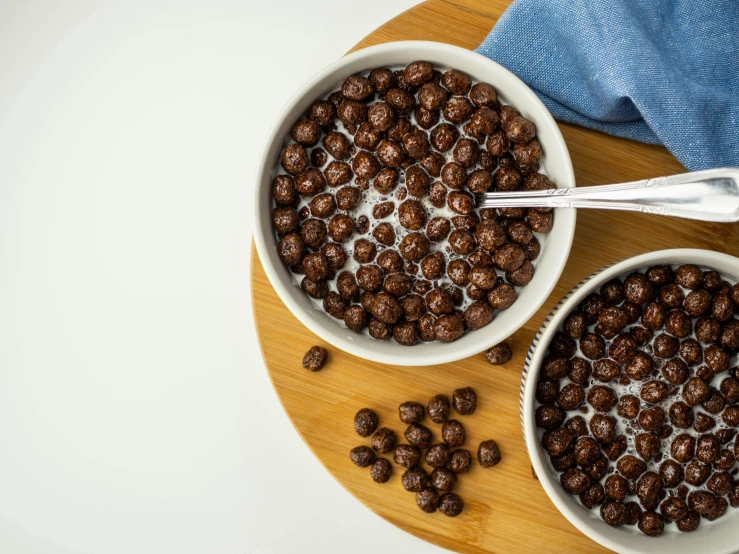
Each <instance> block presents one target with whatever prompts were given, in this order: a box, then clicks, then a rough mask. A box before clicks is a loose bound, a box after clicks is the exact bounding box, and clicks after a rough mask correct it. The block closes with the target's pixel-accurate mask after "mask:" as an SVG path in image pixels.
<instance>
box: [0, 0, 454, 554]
mask: <svg viewBox="0 0 739 554" xmlns="http://www.w3.org/2000/svg"><path fill="white" fill-rule="evenodd" d="M416 1H417V0H373V2H372V3H371V4H368V3H367V2H364V1H361V0H344V1H342V2H337V1H335V0H311V1H306V0H271V1H265V2H258V3H257V2H254V1H253V0H240V1H233V2H227V1H201V2H184V1H182V2H167V1H162V0H145V1H136V2H123V1H121V2H102V1H86V0H74V1H65V2H54V1H49V2H32V1H25V0H16V1H13V0H6V1H5V2H1V3H0V82H1V86H0V445H2V446H1V447H0V552H1V553H3V554H5V553H14V554H15V553H18V554H25V553H50V554H51V553H53V554H62V553H64V554H67V553H69V554H71V553H75V554H77V553H95V554H112V553H121V554H123V553H126V554H128V553H131V552H136V553H139V554H140V553H157V554H159V553H169V552H172V553H175V552H176V553H178V554H189V553H206V552H207V553H219V554H220V553H231V552H233V553H243V552H248V553H269V554H276V553H294V552H321V553H339V552H342V553H343V552H349V551H351V552H352V553H355V554H361V553H370V552H372V553H375V552H380V551H383V552H399V551H403V552H405V553H407V554H412V553H415V552H424V553H425V552H441V550H440V549H437V548H435V547H432V546H431V545H428V544H427V543H424V542H422V541H420V540H418V539H415V538H414V537H412V536H410V535H408V534H406V533H404V532H402V531H400V530H398V529H397V528H395V527H393V526H392V525H390V524H389V523H387V522H385V521H384V520H382V519H380V518H379V517H378V516H375V515H374V514H372V513H371V512H370V511H369V510H368V509H367V508H365V507H364V506H363V505H361V504H360V503H359V502H358V501H356V500H354V499H353V498H352V497H351V496H350V495H349V493H348V492H346V491H345V490H344V489H343V488H342V487H341V486H339V485H338V483H336V482H335V481H334V480H333V479H332V478H331V477H330V475H329V474H328V473H327V472H326V470H325V469H323V467H322V466H321V465H320V464H319V462H318V461H317V460H316V459H315V458H314V457H313V456H312V454H310V452H309V451H308V449H307V447H306V446H305V445H304V444H303V443H302V441H301V440H300V438H299V437H298V435H297V433H296V432H295V430H294V429H293V428H292V426H291V425H290V423H289V421H288V419H287V417H286V415H285V414H284V413H283V411H282V409H281V407H280V405H279V403H278V401H277V397H276V395H275V393H274V391H273V390H272V388H271V385H270V383H269V380H268V378H267V375H266V372H265V369H264V365H263V362H262V360H261V355H260V353H259V349H258V345H257V341H256V336H255V334H254V326H253V322H252V315H251V306H250V299H249V287H248V284H249V249H250V242H251V238H250V213H251V203H252V202H251V198H252V187H253V184H252V176H253V174H254V171H255V164H256V159H257V155H258V153H259V151H260V150H261V148H262V137H264V136H265V135H266V133H267V131H268V128H269V126H270V124H271V122H272V119H273V118H274V117H275V115H276V114H277V112H278V110H279V109H280V108H281V106H282V105H283V103H284V102H285V101H286V100H287V99H288V97H289V96H290V95H291V94H292V93H293V91H294V90H295V89H296V88H297V87H298V85H299V84H301V83H302V82H303V81H304V80H305V79H306V78H307V77H309V76H310V75H311V74H313V73H314V72H315V71H317V70H318V69H319V68H321V67H322V66H324V65H325V64H327V63H329V62H330V61H332V60H334V59H336V58H337V57H339V56H340V55H341V54H342V53H344V52H345V51H346V50H347V49H349V48H350V47H351V46H352V45H353V44H355V43H356V42H357V41H358V40H359V39H361V38H362V37H363V36H365V35H366V34H367V33H369V32H370V31H371V30H372V29H374V28H375V27H377V26H378V25H380V24H381V23H382V22H384V21H386V20H387V19H389V18H390V17H392V16H394V15H396V14H397V13H399V12H401V11H403V10H405V9H407V8H409V7H411V6H412V5H413V4H415V3H416ZM368 5H371V9H370V8H368ZM298 370H299V369H298ZM409 501H412V499H409ZM419 517H421V515H420V514H419Z"/></svg>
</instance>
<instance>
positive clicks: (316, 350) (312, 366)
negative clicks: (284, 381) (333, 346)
mask: <svg viewBox="0 0 739 554" xmlns="http://www.w3.org/2000/svg"><path fill="white" fill-rule="evenodd" d="M326 358H327V354H326V350H325V349H324V348H321V347H320V346H312V347H311V348H310V350H308V352H306V354H305V356H303V367H304V368H305V369H307V370H309V371H320V370H322V369H323V367H324V366H325V365H326Z"/></svg>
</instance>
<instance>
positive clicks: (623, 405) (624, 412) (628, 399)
mask: <svg viewBox="0 0 739 554" xmlns="http://www.w3.org/2000/svg"><path fill="white" fill-rule="evenodd" d="M616 412H617V413H618V415H620V416H621V417H623V418H625V419H634V418H636V417H637V415H638V414H639V399H638V398H637V397H636V396H634V395H633V394H627V395H625V396H622V397H621V398H619V399H618V404H617V407H616Z"/></svg>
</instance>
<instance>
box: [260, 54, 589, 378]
mask: <svg viewBox="0 0 739 554" xmlns="http://www.w3.org/2000/svg"><path fill="white" fill-rule="evenodd" d="M416 60H427V61H430V62H432V63H434V64H436V65H438V66H441V67H448V68H455V69H458V70H460V71H463V72H465V73H467V74H469V75H470V76H471V77H472V78H473V79H475V80H480V81H485V82H488V83H491V84H492V85H493V86H495V87H496V89H497V91H498V95H499V97H500V98H501V100H502V101H503V102H504V103H509V104H512V105H513V106H515V107H516V108H517V109H518V110H519V111H520V112H521V114H522V115H523V116H525V117H526V118H528V119H530V120H532V121H533V122H534V123H536V127H537V134H538V139H539V142H540V143H541V145H542V149H543V151H544V158H543V163H542V169H543V170H544V171H545V172H546V173H547V175H548V176H549V177H550V179H551V180H552V181H554V182H555V183H556V184H557V186H558V187H559V188H565V187H567V188H572V187H574V186H575V179H574V174H573V171H572V162H571V161H570V156H569V153H568V151H567V146H566V145H565V142H564V139H563V138H562V135H561V134H560V132H559V129H558V128H557V124H556V123H555V122H554V119H553V118H552V116H551V115H550V114H549V112H548V111H547V109H546V108H545V107H544V104H542V103H541V101H540V100H539V99H538V98H537V97H536V95H535V94H534V93H533V92H532V91H531V89H529V87H527V86H526V85H525V84H524V83H523V82H522V81H521V80H520V79H519V78H518V77H516V76H515V75H513V74H512V73H511V72H510V71H508V70H507V69H505V68H504V67H502V66H500V65H498V64H497V63H495V62H493V61H491V60H489V59H488V58H485V57H484V56H481V55H479V54H476V53H475V52H472V51H470V50H465V49H463V48H458V47H456V46H450V45H448V44H442V43H438V42H424V41H408V42H392V43H389V44H383V45H379V46H373V47H370V48H365V49H363V50H360V51H359V52H356V53H354V54H350V55H348V56H345V57H344V58H342V59H340V60H338V61H337V62H335V63H333V64H331V65H330V66H329V67H327V68H326V69H324V70H323V71H321V72H320V73H319V74H318V75H316V76H315V77H313V78H312V79H311V80H310V81H309V82H308V83H306V84H305V86H304V87H303V88H302V89H300V90H299V91H298V93H297V94H296V95H295V97H294V98H293V99H292V100H291V101H290V102H289V103H288V105H287V106H286V107H285V109H284V110H283V112H282V113H281V114H280V116H279V117H278V118H277V122H276V123H275V125H274V127H273V128H272V131H271V133H270V135H269V136H268V137H267V139H266V142H265V143H266V148H265V151H264V153H263V155H262V158H261V161H260V163H259V168H258V171H257V175H256V199H255V203H254V204H255V213H254V238H255V241H256V245H257V251H258V252H259V258H260V259H261V261H262V264H264V268H265V271H266V273H267V276H268V277H269V280H270V282H271V283H272V286H273V287H274V288H275V290H276V291H277V294H278V295H279V297H280V298H281V299H282V301H283V302H284V303H285V305H286V306H287V307H288V308H289V309H290V311H291V312H292V313H293V314H294V315H295V316H296V317H297V318H298V319H299V320H300V321H301V322H302V323H303V324H304V325H305V326H306V327H308V328H309V329H310V330H311V331H313V332H314V333H315V334H316V335H318V336H319V337H321V338H322V339H323V340H325V341H326V342H328V343H330V344H332V345H333V346H335V347H337V348H340V349H342V350H345V351H347V352H349V353H351V354H354V355H356V356H359V357H361V358H365V359H368V360H374V361H378V362H383V363H391V364H398V365H406V366H421V365H432V364H441V363H445V362H450V361H454V360H459V359H462V358H465V357H468V356H471V355H473V354H476V353H478V352H481V351H483V350H485V349H486V348H489V347H490V346H492V345H494V344H497V343H498V342H500V341H502V340H504V339H505V338H507V337H508V336H510V335H511V334H512V333H514V332H515V331H516V330H517V329H519V328H520V327H521V326H522V325H523V324H524V323H525V322H526V321H528V320H529V318H531V316H532V315H533V314H534V313H536V311H537V310H538V309H539V307H540V306H541V305H542V304H543V303H544V301H545V300H546V299H547V297H548V296H549V293H550V292H551V291H552V289H553V288H554V285H555V284H556V282H557V280H558V279H559V276H560V275H561V273H562V270H563V268H564V265H565V262H566V261H567V256H568V255H569V252H570V247H571V245H572V237H573V234H574V231H575V211H574V210H557V211H556V214H555V218H554V227H553V229H552V231H551V232H550V233H549V234H547V235H544V236H543V237H542V241H541V242H542V251H541V255H540V256H539V258H538V259H537V260H536V262H535V266H536V272H535V274H534V278H533V279H532V281H531V282H530V283H529V284H528V285H526V286H525V287H523V289H522V290H521V292H520V295H519V298H518V300H517V301H516V303H515V304H514V305H513V306H512V307H511V308H509V309H507V310H503V311H501V312H499V313H498V314H497V316H496V318H495V320H494V321H493V322H492V323H490V324H489V325H488V326H486V327H484V328H483V329H481V330H478V331H473V332H467V333H465V335H464V336H463V337H461V338H460V339H458V340H457V341H455V342H452V343H448V344H444V343H441V342H431V343H419V344H416V345H415V346H412V347H404V346H401V345H399V344H397V343H396V342H394V341H392V340H391V341H380V340H376V339H373V338H372V337H370V336H369V335H368V334H366V332H365V334H357V333H354V332H352V331H350V330H349V329H347V328H346V327H344V326H343V325H342V324H340V323H339V322H337V321H336V320H334V319H332V318H331V317H329V316H328V315H327V314H326V313H324V312H323V311H321V310H318V309H316V307H315V305H314V304H313V303H312V302H311V300H310V299H309V298H308V297H307V296H306V295H305V294H304V293H303V292H302V291H301V290H300V288H299V287H298V286H296V284H295V282H294V281H293V280H292V277H291V274H290V272H289V270H288V269H287V268H286V267H285V266H284V265H283V264H282V262H281V261H280V258H279V256H278V254H277V241H276V240H275V235H274V231H273V230H272V222H271V211H272V207H271V196H270V193H271V181H272V178H273V176H274V174H275V169H276V167H277V165H278V160H279V155H280V151H281V149H282V148H283V146H284V145H285V144H286V138H287V135H288V134H289V132H290V128H291V127H292V125H293V124H294V123H295V122H296V121H297V120H298V119H299V118H300V117H301V116H302V115H303V114H304V113H305V112H306V110H307V109H308V108H309V107H310V105H311V104H312V103H313V102H314V101H316V100H317V99H319V98H320V97H322V96H324V95H325V94H327V93H329V92H331V91H333V90H337V89H338V88H339V86H340V85H341V83H342V82H343V81H344V80H345V79H346V78H347V77H349V76H350V75H353V74H356V73H361V72H364V71H367V70H369V69H372V68H375V67H382V66H389V67H393V66H400V65H406V64H408V63H410V62H412V61H416ZM285 331H286V335H289V332H290V330H289V329H286V330H285Z"/></svg>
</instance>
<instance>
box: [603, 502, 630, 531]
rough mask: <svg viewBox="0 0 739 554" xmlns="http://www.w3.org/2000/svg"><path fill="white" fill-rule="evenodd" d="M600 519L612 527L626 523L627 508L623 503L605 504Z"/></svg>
mask: <svg viewBox="0 0 739 554" xmlns="http://www.w3.org/2000/svg"><path fill="white" fill-rule="evenodd" d="M600 517H601V518H602V519H603V521H605V522H606V523H607V524H608V525H610V526H611V527H618V526H620V525H624V524H625V523H626V506H625V505H624V504H623V503H622V502H605V503H604V504H603V505H601V507H600Z"/></svg>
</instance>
